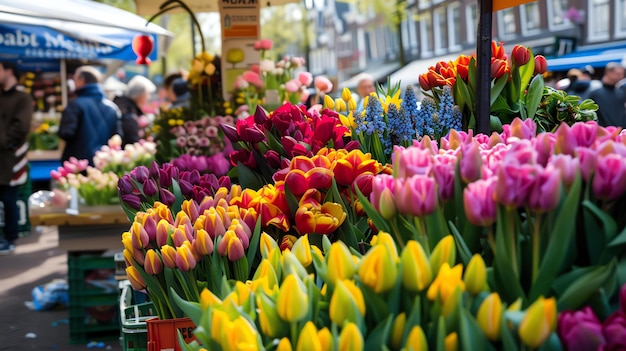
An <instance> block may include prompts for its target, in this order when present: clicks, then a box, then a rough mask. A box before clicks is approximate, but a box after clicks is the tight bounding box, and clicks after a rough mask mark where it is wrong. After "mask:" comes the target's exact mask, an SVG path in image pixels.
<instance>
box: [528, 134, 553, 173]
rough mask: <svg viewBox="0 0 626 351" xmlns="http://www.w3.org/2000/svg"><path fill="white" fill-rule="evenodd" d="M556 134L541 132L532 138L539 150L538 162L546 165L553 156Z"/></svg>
mask: <svg viewBox="0 0 626 351" xmlns="http://www.w3.org/2000/svg"><path fill="white" fill-rule="evenodd" d="M555 140H556V138H555V135H554V134H552V133H541V134H539V135H537V137H536V138H535V139H533V140H532V143H533V146H534V147H535V151H537V163H538V164H540V165H542V166H544V167H545V166H546V164H547V163H548V160H549V159H550V157H551V156H552V152H553V150H554V143H555Z"/></svg>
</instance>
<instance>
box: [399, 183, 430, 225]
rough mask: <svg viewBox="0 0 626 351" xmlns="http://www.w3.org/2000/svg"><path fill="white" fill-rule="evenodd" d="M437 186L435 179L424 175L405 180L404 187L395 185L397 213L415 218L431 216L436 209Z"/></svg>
mask: <svg viewBox="0 0 626 351" xmlns="http://www.w3.org/2000/svg"><path fill="white" fill-rule="evenodd" d="M437 195H438V194H437V185H436V183H435V179H433V178H431V177H429V176H425V175H414V176H412V177H410V178H407V179H406V180H405V182H404V186H402V187H398V186H397V184H396V188H395V198H396V204H397V206H398V212H399V213H401V214H408V215H412V216H416V217H424V216H426V215H429V214H432V213H433V212H435V210H436V208H437Z"/></svg>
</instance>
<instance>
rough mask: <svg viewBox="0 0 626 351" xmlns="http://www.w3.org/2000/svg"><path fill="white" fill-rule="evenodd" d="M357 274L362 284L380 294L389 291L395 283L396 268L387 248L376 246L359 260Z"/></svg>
mask: <svg viewBox="0 0 626 351" xmlns="http://www.w3.org/2000/svg"><path fill="white" fill-rule="evenodd" d="M358 273H359V277H360V278H361V281H362V282H363V284H365V285H367V286H369V287H370V288H372V290H374V291H375V292H376V293H382V292H386V291H389V290H391V288H392V287H393V286H394V284H395V283H396V279H397V277H398V267H397V263H396V260H395V259H394V257H393V255H392V253H391V252H390V250H389V248H387V247H386V246H384V245H376V246H374V247H372V248H371V249H370V250H369V251H368V252H367V254H366V255H365V256H364V257H363V259H362V260H361V264H360V266H359V270H358Z"/></svg>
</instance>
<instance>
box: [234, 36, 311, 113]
mask: <svg viewBox="0 0 626 351" xmlns="http://www.w3.org/2000/svg"><path fill="white" fill-rule="evenodd" d="M273 45H274V43H273V42H272V41H271V40H269V39H261V40H259V41H257V42H256V43H255V45H254V49H255V50H257V51H260V52H261V61H260V63H259V64H258V65H253V67H252V68H251V69H250V70H248V71H246V72H244V73H243V74H242V75H240V76H239V77H237V79H236V81H235V86H234V87H233V88H234V93H233V97H234V102H235V105H236V106H245V107H242V108H241V109H244V110H247V111H248V112H250V113H251V112H252V111H255V110H256V107H257V105H259V104H263V105H264V106H268V107H278V106H280V104H282V103H285V102H290V103H292V104H297V103H299V102H305V101H306V100H307V98H308V97H309V94H308V92H307V88H308V87H309V86H310V85H311V84H312V83H313V75H311V73H309V72H306V71H303V70H302V67H303V66H304V65H305V63H306V62H305V60H304V58H302V57H297V56H293V57H290V56H284V57H283V58H282V59H280V60H278V61H277V62H274V61H272V60H270V59H268V58H267V57H266V55H267V52H268V51H269V50H271V49H272V46H273ZM240 59H243V56H242V55H235V54H231V55H227V57H226V60H227V61H228V62H229V63H231V64H233V65H235V64H237V63H238V62H240ZM268 104H269V105H268ZM238 109H239V110H241V109H240V108H238Z"/></svg>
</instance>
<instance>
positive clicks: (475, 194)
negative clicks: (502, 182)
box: [463, 177, 497, 227]
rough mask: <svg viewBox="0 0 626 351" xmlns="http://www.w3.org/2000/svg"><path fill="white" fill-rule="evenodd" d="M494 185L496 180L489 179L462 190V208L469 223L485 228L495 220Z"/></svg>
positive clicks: (471, 184) (478, 181)
mask: <svg viewBox="0 0 626 351" xmlns="http://www.w3.org/2000/svg"><path fill="white" fill-rule="evenodd" d="M495 185H496V178H495V177H491V178H488V179H484V180H483V179H481V180H477V181H475V182H473V183H469V184H468V185H467V187H466V188H465V189H464V190H463V205H464V206H463V208H464V209H465V215H466V216H467V220H468V221H469V222H470V223H472V224H474V225H479V226H483V227H487V226H490V225H491V224H492V223H493V222H494V221H495V220H496V210H497V206H496V202H495V201H494V191H495Z"/></svg>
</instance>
